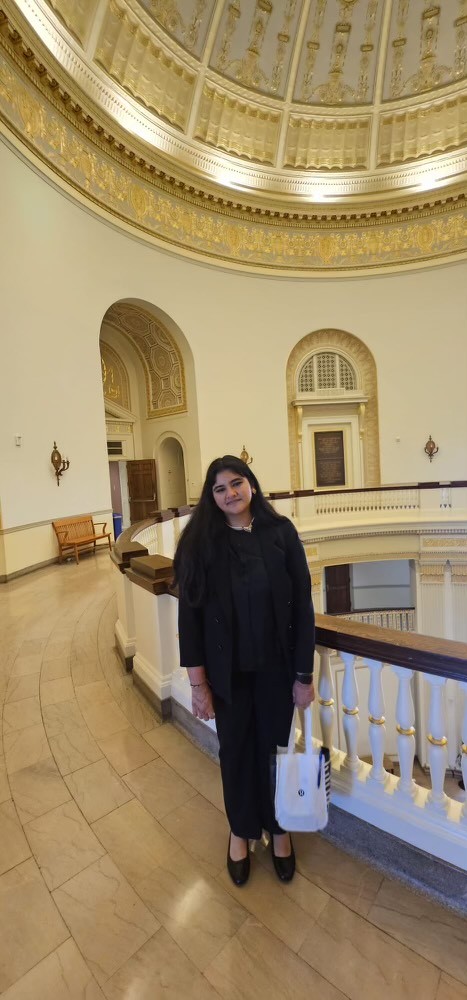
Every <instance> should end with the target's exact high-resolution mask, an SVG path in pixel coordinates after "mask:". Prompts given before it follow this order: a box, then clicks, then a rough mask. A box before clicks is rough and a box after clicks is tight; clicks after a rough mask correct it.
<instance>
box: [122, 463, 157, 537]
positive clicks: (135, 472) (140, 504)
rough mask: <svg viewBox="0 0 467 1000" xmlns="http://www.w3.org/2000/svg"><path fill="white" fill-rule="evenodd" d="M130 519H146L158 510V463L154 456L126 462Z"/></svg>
mask: <svg viewBox="0 0 467 1000" xmlns="http://www.w3.org/2000/svg"><path fill="white" fill-rule="evenodd" d="M126 469H127V475H128V496H129V501H130V521H131V524H134V523H135V521H144V518H145V517H150V516H151V514H154V511H155V510H157V482H156V463H155V461H154V459H153V458H142V459H139V460H138V461H134V462H127V463H126Z"/></svg>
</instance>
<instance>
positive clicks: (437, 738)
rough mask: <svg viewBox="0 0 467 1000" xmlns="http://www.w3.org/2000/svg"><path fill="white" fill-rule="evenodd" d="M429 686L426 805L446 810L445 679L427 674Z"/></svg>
mask: <svg viewBox="0 0 467 1000" xmlns="http://www.w3.org/2000/svg"><path fill="white" fill-rule="evenodd" d="M427 681H428V683H429V685H430V696H431V697H430V717H429V732H428V743H429V748H428V760H429V765H430V773H431V791H430V792H429V793H428V800H427V801H428V804H429V805H430V806H431V808H434V809H443V810H444V809H447V805H448V799H447V795H445V793H444V776H445V773H446V761H447V750H446V744H447V742H448V741H447V739H446V736H445V734H444V730H445V726H444V711H443V688H444V686H445V684H446V678H445V677H438V676H437V675H436V674H428V675H427Z"/></svg>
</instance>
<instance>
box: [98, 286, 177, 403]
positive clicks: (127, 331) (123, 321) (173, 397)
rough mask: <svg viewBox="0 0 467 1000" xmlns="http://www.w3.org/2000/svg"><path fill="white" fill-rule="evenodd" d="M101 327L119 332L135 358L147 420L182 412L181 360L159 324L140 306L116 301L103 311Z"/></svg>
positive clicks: (165, 331)
mask: <svg viewBox="0 0 467 1000" xmlns="http://www.w3.org/2000/svg"><path fill="white" fill-rule="evenodd" d="M102 326H103V329H104V330H105V329H107V328H113V329H114V330H118V331H119V332H120V333H123V334H124V336H125V337H127V338H128V340H129V341H130V342H131V343H132V345H133V347H134V348H135V350H136V352H137V354H138V355H139V358H140V360H141V363H142V366H143V371H144V377H145V381H146V402H147V416H148V418H151V417H166V416H169V415H171V414H173V413H183V412H185V411H186V409H187V405H186V391H185V372H184V365H183V359H182V356H181V354H180V351H179V349H178V347H177V345H176V343H175V341H174V340H173V338H172V337H171V336H170V333H169V332H168V330H166V328H165V327H164V326H163V325H162V323H161V322H160V321H159V320H157V319H156V317H155V316H153V315H152V313H149V312H147V311H146V310H145V309H142V308H141V307H140V306H134V305H130V304H129V303H128V302H117V303H116V304H115V305H113V306H111V307H110V309H108V310H107V312H106V314H105V316H104V319H103V321H102ZM101 343H102V342H101Z"/></svg>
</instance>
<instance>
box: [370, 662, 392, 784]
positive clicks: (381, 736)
mask: <svg viewBox="0 0 467 1000" xmlns="http://www.w3.org/2000/svg"><path fill="white" fill-rule="evenodd" d="M365 663H367V664H368V667H369V670H370V693H369V696H368V721H369V723H370V733H369V735H370V746H371V756H372V761H373V765H372V768H371V771H370V774H369V779H370V780H372V781H377V782H379V783H380V784H384V782H385V781H386V778H387V771H386V770H385V768H384V766H383V761H384V743H385V737H386V727H385V725H384V723H385V721H386V720H385V718H384V695H383V684H382V672H383V664H382V663H380V662H379V661H378V660H370V659H366V660H365Z"/></svg>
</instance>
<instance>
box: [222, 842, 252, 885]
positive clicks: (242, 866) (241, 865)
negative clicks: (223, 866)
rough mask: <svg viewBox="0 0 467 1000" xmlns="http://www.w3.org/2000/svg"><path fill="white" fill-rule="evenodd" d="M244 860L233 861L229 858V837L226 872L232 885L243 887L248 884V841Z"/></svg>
mask: <svg viewBox="0 0 467 1000" xmlns="http://www.w3.org/2000/svg"><path fill="white" fill-rule="evenodd" d="M246 851H247V853H246V858H242V859H241V861H233V859H232V858H231V857H230V836H229V846H228V848H227V871H228V873H229V875H230V878H231V879H232V882H233V883H234V885H245V882H248V878H249V875H250V855H249V852H248V841H247V845H246Z"/></svg>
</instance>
